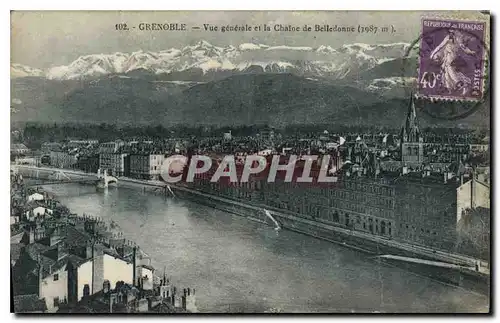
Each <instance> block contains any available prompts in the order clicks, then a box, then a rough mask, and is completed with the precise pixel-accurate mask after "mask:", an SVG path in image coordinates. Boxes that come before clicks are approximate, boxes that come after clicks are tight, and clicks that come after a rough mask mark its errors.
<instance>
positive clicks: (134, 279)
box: [132, 246, 137, 286]
mask: <svg viewBox="0 0 500 323" xmlns="http://www.w3.org/2000/svg"><path fill="white" fill-rule="evenodd" d="M136 251H137V247H136V246H134V248H133V249H132V270H133V272H132V277H133V283H132V285H133V286H136V283H137V282H136V280H137V268H136V259H135V258H136Z"/></svg>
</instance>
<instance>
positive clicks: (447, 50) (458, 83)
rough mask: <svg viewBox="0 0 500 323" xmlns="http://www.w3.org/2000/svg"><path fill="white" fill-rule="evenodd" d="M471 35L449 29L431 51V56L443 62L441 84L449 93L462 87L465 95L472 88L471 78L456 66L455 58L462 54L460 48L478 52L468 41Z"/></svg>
mask: <svg viewBox="0 0 500 323" xmlns="http://www.w3.org/2000/svg"><path fill="white" fill-rule="evenodd" d="M469 39H470V37H469V36H466V35H464V34H463V33H462V32H459V31H456V30H453V29H451V30H449V31H448V35H446V36H445V37H444V39H443V41H442V42H441V44H439V46H437V47H436V48H435V49H434V50H433V51H432V53H431V55H430V58H431V59H432V60H435V61H437V62H440V63H441V84H442V85H443V86H444V87H445V88H446V89H447V90H448V93H450V94H451V93H452V92H454V91H457V90H460V89H462V93H463V95H465V94H466V93H467V92H468V91H469V90H470V88H471V79H470V77H468V76H466V75H465V74H464V73H462V72H460V71H459V70H458V68H457V67H456V66H455V64H454V63H455V60H456V59H457V57H458V56H460V50H462V51H463V52H464V53H466V54H468V55H474V54H475V53H476V52H474V51H473V50H471V49H469V48H468V47H467V46H466V43H467V42H468V41H469Z"/></svg>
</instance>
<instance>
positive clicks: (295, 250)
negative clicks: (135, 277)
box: [45, 184, 489, 313]
mask: <svg viewBox="0 0 500 323" xmlns="http://www.w3.org/2000/svg"><path fill="white" fill-rule="evenodd" d="M45 189H46V190H47V191H50V192H52V193H54V194H56V195H57V197H58V198H59V200H60V201H61V202H62V203H63V204H65V205H66V206H67V207H68V208H70V209H71V211H72V212H73V213H78V214H83V213H87V214H91V215H94V216H99V217H101V218H103V219H104V220H106V221H111V220H113V221H115V222H116V223H117V224H118V225H119V226H120V227H121V230H122V231H123V233H124V235H125V237H127V238H129V239H130V240H133V241H135V242H137V244H139V245H140V246H141V248H142V249H143V250H144V251H145V252H146V253H147V254H149V255H150V256H151V258H152V264H153V266H154V267H155V268H156V269H157V275H159V276H162V274H163V268H166V271H167V274H168V276H169V277H170V279H171V281H173V283H174V284H175V285H176V286H177V288H178V289H179V288H180V289H182V288H187V287H191V288H195V289H196V295H197V307H198V310H199V311H200V312H249V313H252V312H265V311H283V312H313V313H315V312H374V311H379V312H447V313H448V312H487V311H488V304H489V299H488V297H487V296H485V295H481V294H477V293H474V292H471V291H467V290H464V289H461V288H458V287H454V286H450V285H446V284H443V283H440V282H437V281H434V280H431V279H430V278H426V277H423V276H419V275H416V274H413V273H410V272H407V271H405V270H403V269H399V268H394V267H388V266H385V265H383V264H382V265H380V264H378V263H377V262H376V261H375V260H373V259H371V258H369V257H368V256H367V255H365V254H363V253H360V252H357V251H354V250H351V249H347V248H345V247H342V246H339V245H335V244H332V243H329V242H326V241H322V240H318V239H314V238H311V237H308V236H305V235H302V234H299V233H295V232H291V231H286V230H282V231H279V232H276V231H275V230H274V229H273V227H270V226H266V225H263V224H260V223H256V222H252V221H249V220H247V219H245V218H242V217H238V216H235V215H231V214H228V213H226V212H223V211H219V210H215V209H212V208H210V207H206V206H203V205H199V204H197V203H194V202H190V201H185V200H180V199H178V198H171V197H168V198H166V197H164V196H161V195H159V194H158V195H155V194H154V193H148V192H142V191H140V190H134V189H127V188H109V189H108V190H107V191H104V192H102V191H96V188H95V187H93V186H86V185H78V184H67V185H54V186H45Z"/></svg>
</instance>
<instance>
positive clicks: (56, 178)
mask: <svg viewBox="0 0 500 323" xmlns="http://www.w3.org/2000/svg"><path fill="white" fill-rule="evenodd" d="M13 171H14V172H18V173H20V174H21V175H23V177H25V178H29V179H30V180H31V181H30V182H31V183H30V184H29V185H28V186H40V185H63V184H71V183H77V184H90V185H96V186H97V187H99V188H106V187H108V186H109V185H110V184H116V183H118V179H117V178H116V177H114V176H110V175H108V172H107V170H101V169H99V170H98V171H97V174H93V173H84V172H79V171H72V170H62V169H53V168H41V167H29V168H28V167H17V168H14V169H13Z"/></svg>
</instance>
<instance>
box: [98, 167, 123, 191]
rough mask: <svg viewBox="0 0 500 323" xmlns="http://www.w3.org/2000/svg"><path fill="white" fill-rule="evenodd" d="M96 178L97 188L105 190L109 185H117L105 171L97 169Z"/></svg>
mask: <svg viewBox="0 0 500 323" xmlns="http://www.w3.org/2000/svg"><path fill="white" fill-rule="evenodd" d="M97 178H98V179H99V181H98V183H97V186H98V187H99V188H107V187H108V186H109V184H110V183H118V179H117V178H116V177H114V176H109V175H108V170H107V169H100V168H99V169H98V170H97Z"/></svg>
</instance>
